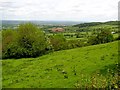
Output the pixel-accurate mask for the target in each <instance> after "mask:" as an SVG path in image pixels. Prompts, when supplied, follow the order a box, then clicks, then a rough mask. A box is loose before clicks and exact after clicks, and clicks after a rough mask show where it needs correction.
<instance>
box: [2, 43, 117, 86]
mask: <svg viewBox="0 0 120 90" xmlns="http://www.w3.org/2000/svg"><path fill="white" fill-rule="evenodd" d="M2 65H3V70H2V71H3V79H2V81H3V88H118V80H117V78H118V73H117V70H118V41H115V42H111V43H107V44H101V45H93V46H87V47H82V48H76V49H70V50H63V51H57V52H53V53H49V54H48V55H43V56H41V57H38V58H22V59H5V60H2Z"/></svg>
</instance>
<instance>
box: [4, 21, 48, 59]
mask: <svg viewBox="0 0 120 90" xmlns="http://www.w3.org/2000/svg"><path fill="white" fill-rule="evenodd" d="M12 32H13V30H10V31H6V32H5V33H3V44H4V46H5V49H4V48H3V58H21V57H36V56H39V55H43V54H45V53H46V52H48V51H49V49H50V47H49V44H50V43H49V39H47V37H46V35H45V34H44V32H43V31H42V30H41V29H39V28H38V27H37V26H36V25H34V24H31V23H26V24H21V25H20V26H19V27H18V29H17V31H16V33H15V34H13V33H12ZM14 36H16V37H14ZM8 38H9V39H8ZM6 44H7V45H6Z"/></svg>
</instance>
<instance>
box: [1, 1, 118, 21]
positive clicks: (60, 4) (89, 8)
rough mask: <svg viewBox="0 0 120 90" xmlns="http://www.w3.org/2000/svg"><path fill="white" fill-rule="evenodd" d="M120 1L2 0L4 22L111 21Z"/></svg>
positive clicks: (115, 17) (116, 15)
mask: <svg viewBox="0 0 120 90" xmlns="http://www.w3.org/2000/svg"><path fill="white" fill-rule="evenodd" d="M118 1H119V0H0V13H2V19H3V20H61V21H63V20H64V21H68V20H69V21H110V20H117V19H118Z"/></svg>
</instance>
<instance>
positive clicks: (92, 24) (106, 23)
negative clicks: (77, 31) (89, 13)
mask: <svg viewBox="0 0 120 90" xmlns="http://www.w3.org/2000/svg"><path fill="white" fill-rule="evenodd" d="M102 24H105V25H118V21H109V22H90V23H82V24H77V25H74V27H81V28H82V27H90V26H97V25H102Z"/></svg>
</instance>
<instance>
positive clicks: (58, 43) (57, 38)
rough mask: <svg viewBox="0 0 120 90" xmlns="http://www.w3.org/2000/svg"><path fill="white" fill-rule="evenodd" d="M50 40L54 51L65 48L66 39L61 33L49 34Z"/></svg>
mask: <svg viewBox="0 0 120 90" xmlns="http://www.w3.org/2000/svg"><path fill="white" fill-rule="evenodd" d="M50 42H51V44H52V46H53V49H54V50H55V51H58V50H64V49H66V44H65V43H66V39H65V38H64V36H63V35H61V34H56V35H53V36H50Z"/></svg>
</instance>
